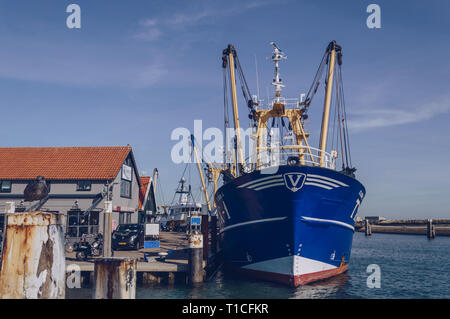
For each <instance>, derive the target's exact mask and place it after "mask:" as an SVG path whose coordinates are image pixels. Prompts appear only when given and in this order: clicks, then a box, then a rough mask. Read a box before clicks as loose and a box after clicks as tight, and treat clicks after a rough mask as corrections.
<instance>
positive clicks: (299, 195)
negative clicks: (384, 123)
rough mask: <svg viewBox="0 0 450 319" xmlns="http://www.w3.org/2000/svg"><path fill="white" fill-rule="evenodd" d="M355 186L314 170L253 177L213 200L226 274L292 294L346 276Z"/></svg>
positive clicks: (357, 198) (284, 169)
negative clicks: (277, 286) (293, 289)
mask: <svg viewBox="0 0 450 319" xmlns="http://www.w3.org/2000/svg"><path fill="white" fill-rule="evenodd" d="M364 195H365V189H364V187H363V185H362V184H361V183H360V182H358V181H357V180H356V179H354V178H351V177H349V176H347V175H344V174H342V173H339V172H336V171H333V170H329V169H326V168H320V167H308V166H280V167H279V168H278V170H277V171H276V172H273V173H271V172H269V171H266V172H261V171H255V172H253V173H250V174H246V175H243V176H241V177H238V178H236V179H234V180H232V181H231V182H229V183H227V184H225V185H224V186H222V187H221V188H220V189H219V190H218V192H217V193H216V203H217V205H218V215H219V219H220V224H221V225H222V227H221V230H220V245H221V252H222V255H223V258H224V264H225V266H226V269H233V270H237V271H239V272H241V273H243V274H246V275H249V276H251V277H256V278H260V279H263V280H269V281H274V282H279V283H282V284H286V285H290V286H299V285H302V284H307V283H311V282H314V281H318V280H322V279H326V278H329V277H333V276H336V275H338V274H341V273H343V272H345V271H346V270H347V268H348V263H349V259H350V253H351V246H352V240H353V233H354V219H355V218H356V215H357V211H358V208H359V205H360V204H361V201H362V199H363V198H364Z"/></svg>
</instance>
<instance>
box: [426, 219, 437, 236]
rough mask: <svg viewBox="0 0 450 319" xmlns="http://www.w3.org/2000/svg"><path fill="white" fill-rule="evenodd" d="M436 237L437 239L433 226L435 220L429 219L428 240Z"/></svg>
mask: <svg viewBox="0 0 450 319" xmlns="http://www.w3.org/2000/svg"><path fill="white" fill-rule="evenodd" d="M434 237H436V229H435V227H434V225H433V220H432V219H428V220H427V238H428V239H434Z"/></svg>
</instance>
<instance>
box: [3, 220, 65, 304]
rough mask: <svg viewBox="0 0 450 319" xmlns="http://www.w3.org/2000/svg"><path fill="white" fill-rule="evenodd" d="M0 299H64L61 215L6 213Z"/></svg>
mask: <svg viewBox="0 0 450 319" xmlns="http://www.w3.org/2000/svg"><path fill="white" fill-rule="evenodd" d="M6 218H7V223H8V224H7V226H6V233H5V238H4V247H3V248H4V249H3V251H2V269H1V273H0V298H7V299H23V298H26V299H64V297H65V276H66V260H65V250H64V232H63V229H62V226H61V225H62V222H61V216H59V215H58V214H53V213H46V212H27V213H15V214H11V213H10V214H7V216H6Z"/></svg>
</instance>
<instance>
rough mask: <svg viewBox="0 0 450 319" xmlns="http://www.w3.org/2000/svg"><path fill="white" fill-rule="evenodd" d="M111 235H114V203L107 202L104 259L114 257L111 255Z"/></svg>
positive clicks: (104, 223)
mask: <svg viewBox="0 0 450 319" xmlns="http://www.w3.org/2000/svg"><path fill="white" fill-rule="evenodd" d="M111 233H112V201H109V200H107V201H105V209H104V212H103V257H105V258H108V257H111V256H112V253H111Z"/></svg>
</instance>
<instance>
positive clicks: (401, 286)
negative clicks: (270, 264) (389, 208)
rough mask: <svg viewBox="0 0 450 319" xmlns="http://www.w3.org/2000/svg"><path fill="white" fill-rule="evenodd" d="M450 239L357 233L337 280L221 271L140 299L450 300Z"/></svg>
mask: <svg viewBox="0 0 450 319" xmlns="http://www.w3.org/2000/svg"><path fill="white" fill-rule="evenodd" d="M371 264H376V265H378V266H379V267H380V270H381V287H380V288H368V286H367V277H368V276H369V275H370V274H371V272H370V273H367V267H368V266H369V265H371ZM448 265H450V237H436V238H435V239H433V240H428V239H427V238H426V236H416V235H393V234H373V235H372V236H369V237H366V236H365V235H364V234H363V233H355V235H354V240H353V249H352V255H351V260H350V265H349V270H348V272H347V273H345V274H342V275H340V276H338V277H335V278H332V279H329V280H326V281H322V282H318V283H314V284H310V285H306V286H300V287H298V288H289V287H285V286H282V285H278V284H275V283H270V282H261V281H253V280H247V279H243V278H240V277H235V276H230V275H228V274H223V273H221V272H218V274H217V275H216V276H215V278H214V279H212V280H211V281H210V282H206V283H204V284H203V285H202V286H201V287H198V288H189V287H186V286H183V285H174V286H162V285H154V286H147V287H138V288H137V292H136V298H138V299H143V298H147V299H197V298H204V299H208V298H216V299H228V298H236V299H241V298H245V299H247V298H252V299H253V298H254V299H267V298H275V299H302V298H341V299H349V298H350V299H355V298H387V299H393V298H407V299H410V298H437V299H440V298H450V272H449V271H446V269H448ZM91 294H92V290H91V289H87V288H81V289H67V292H66V298H91Z"/></svg>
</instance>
